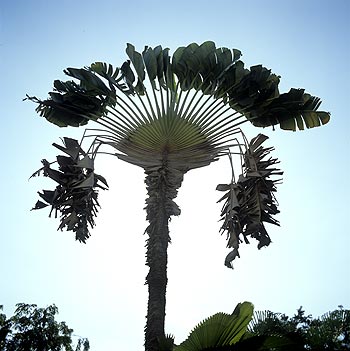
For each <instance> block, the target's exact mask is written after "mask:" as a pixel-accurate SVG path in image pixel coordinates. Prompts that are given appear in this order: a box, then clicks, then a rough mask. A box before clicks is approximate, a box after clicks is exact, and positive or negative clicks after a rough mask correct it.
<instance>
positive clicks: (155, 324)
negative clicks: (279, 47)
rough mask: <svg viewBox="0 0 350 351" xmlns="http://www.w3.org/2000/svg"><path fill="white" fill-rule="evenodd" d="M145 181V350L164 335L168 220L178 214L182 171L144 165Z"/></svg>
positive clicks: (149, 350)
mask: <svg viewBox="0 0 350 351" xmlns="http://www.w3.org/2000/svg"><path fill="white" fill-rule="evenodd" d="M145 173H146V179H145V183H146V185H147V191H148V198H147V200H146V211H147V220H148V221H149V226H148V227H147V229H146V232H147V234H148V239H147V244H146V247H147V255H146V258H147V259H146V264H147V265H148V266H149V272H148V275H147V277H146V284H147V285H148V308H147V316H146V327H145V350H146V351H159V347H158V338H159V337H163V336H164V335H165V332H164V323H165V303H166V286H167V281H168V278H167V263H168V254H167V249H168V244H169V242H170V236H169V226H168V224H169V220H170V217H171V216H173V215H179V214H180V210H179V208H178V206H177V205H176V203H175V202H174V201H173V200H172V199H174V198H175V197H176V195H177V189H178V188H179V187H180V186H181V182H182V179H183V172H179V171H177V170H174V169H171V168H169V167H168V165H167V164H166V161H164V162H163V166H160V167H155V168H152V169H146V170H145Z"/></svg>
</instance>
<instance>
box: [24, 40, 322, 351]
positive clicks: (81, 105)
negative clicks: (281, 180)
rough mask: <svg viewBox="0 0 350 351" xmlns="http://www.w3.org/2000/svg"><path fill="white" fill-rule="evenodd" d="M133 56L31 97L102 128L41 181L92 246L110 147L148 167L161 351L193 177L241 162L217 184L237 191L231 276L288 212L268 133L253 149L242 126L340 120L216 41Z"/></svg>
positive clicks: (68, 150) (154, 315)
mask: <svg viewBox="0 0 350 351" xmlns="http://www.w3.org/2000/svg"><path fill="white" fill-rule="evenodd" d="M126 52H127V55H128V57H129V60H127V61H125V62H124V63H123V64H122V65H121V67H120V68H114V67H113V66H112V65H109V64H105V63H101V62H96V63H94V64H92V65H91V66H89V67H85V68H82V69H76V68H67V70H65V73H66V74H67V75H68V76H70V77H71V78H73V79H75V81H74V80H70V81H66V82H62V81H58V80H56V81H55V82H54V91H52V92H51V93H50V97H49V99H46V100H40V99H38V98H36V97H29V96H28V99H30V100H32V101H34V102H36V103H38V107H37V112H38V113H39V114H40V115H41V116H43V117H45V118H46V119H47V120H48V121H49V122H51V123H54V124H56V125H58V126H60V127H64V126H76V127H77V126H81V125H86V124H87V123H88V122H89V121H95V122H96V123H97V124H99V125H100V127H101V128H100V129H87V130H86V133H84V139H85V140H86V138H87V137H90V138H91V137H93V138H94V139H93V143H92V145H91V146H90V147H89V149H88V151H87V152H84V151H83V149H82V147H81V143H79V142H77V141H76V140H73V139H69V138H64V146H63V147H62V146H60V145H57V144H55V146H56V147H58V148H59V149H60V150H62V151H63V152H64V153H65V154H67V155H68V157H67V156H59V158H57V163H58V165H59V170H58V171H57V170H54V169H52V168H51V163H49V162H48V161H46V160H43V166H44V167H43V168H42V169H41V170H39V172H36V173H35V175H37V174H39V173H40V172H41V171H43V174H44V175H45V176H49V177H50V178H52V179H54V180H55V181H56V182H57V183H58V184H59V185H58V186H57V188H56V189H55V190H53V191H43V193H41V194H40V196H41V198H42V199H43V200H44V201H45V202H42V201H39V202H38V203H37V204H36V206H35V208H42V207H45V206H47V205H51V206H52V211H54V213H55V214H57V212H60V213H61V224H60V226H59V228H60V229H63V228H66V229H68V230H72V231H74V232H75V234H76V239H77V240H79V241H81V242H85V241H86V239H87V238H88V237H89V236H90V233H89V229H88V226H91V227H92V226H93V225H94V220H93V217H94V216H95V215H96V212H97V207H98V205H99V204H98V201H97V190H96V189H97V188H104V189H105V188H106V187H107V182H106V180H105V179H104V178H103V177H101V176H100V175H97V174H95V172H94V162H93V161H94V159H95V157H96V155H97V153H98V152H100V147H101V146H106V145H108V146H110V147H112V148H113V154H114V155H116V156H117V157H118V158H119V159H121V160H124V161H126V162H129V163H132V164H134V165H137V166H139V167H142V168H143V169H144V171H145V174H146V179H145V183H146V187H147V192H148V198H147V200H146V212H147V220H148V221H149V226H148V227H147V229H146V232H147V234H148V239H147V260H146V264H147V265H148V266H149V273H148V275H147V277H146V283H147V285H148V292H149V299H148V311H147V321H146V328H145V347H146V350H149V351H150V350H158V341H157V340H158V338H160V337H163V336H164V319H165V296H166V285H167V247H168V243H169V241H170V236H169V228H168V223H169V220H170V217H171V216H176V215H179V214H180V209H179V207H178V206H177V204H176V203H175V202H174V198H175V197H176V195H177V191H178V189H179V187H180V186H181V183H182V180H183V177H184V174H185V173H186V172H188V171H189V170H191V169H194V168H199V167H204V166H207V165H209V164H210V163H211V162H214V161H216V160H218V159H219V158H220V157H221V156H224V155H232V154H234V153H238V154H239V155H241V156H242V170H241V176H240V177H239V178H238V180H237V181H236V178H235V176H234V174H232V178H231V182H230V183H229V184H219V186H218V190H220V191H225V192H226V193H225V195H224V196H223V197H222V198H221V200H223V201H225V203H224V206H223V210H222V213H221V219H222V220H223V225H222V228H221V229H222V232H224V233H227V238H228V246H229V247H230V248H231V249H232V251H231V252H230V253H229V254H228V256H227V257H226V260H225V264H226V265H227V266H229V267H231V262H232V260H233V259H234V258H235V257H239V253H238V248H239V244H240V242H241V241H242V239H243V240H244V241H245V242H249V241H248V238H249V237H252V238H255V239H257V240H258V242H259V244H258V247H259V248H261V247H263V246H268V245H269V244H270V242H271V240H270V238H269V236H268V234H267V231H266V229H265V227H264V222H269V223H272V224H278V221H277V220H275V219H274V218H273V215H275V214H277V213H278V210H277V203H276V201H275V198H274V196H273V193H274V192H275V191H276V188H275V184H276V180H272V179H270V177H271V176H276V175H280V174H281V172H280V171H279V170H278V169H276V168H275V167H274V166H275V164H276V163H277V160H276V159H273V158H269V159H267V160H266V159H265V157H266V156H267V155H268V154H269V152H270V151H272V149H271V148H264V147H262V143H263V142H264V141H265V140H266V139H267V138H266V137H265V136H263V135H258V136H257V137H256V138H254V139H253V140H252V141H251V142H248V141H247V140H246V138H245V137H244V134H243V133H242V131H241V129H240V127H239V126H240V125H242V124H243V123H245V122H251V123H252V124H253V125H255V126H257V127H267V126H274V125H276V124H279V125H280V126H281V128H282V129H287V130H296V129H297V128H298V129H304V126H306V127H307V128H312V127H316V126H320V125H322V124H325V123H327V122H328V121H329V114H328V113H326V112H322V111H317V109H318V107H319V105H320V99H319V98H317V97H313V96H311V95H309V94H307V93H305V92H304V90H303V89H291V90H290V91H289V92H288V93H284V94H280V93H279V90H278V84H279V77H278V76H277V75H275V74H272V73H271V71H270V70H268V69H266V68H265V67H262V66H261V65H257V66H253V67H251V68H250V69H246V68H245V67H244V64H243V62H242V61H241V60H240V57H241V52H240V51H239V50H236V49H233V50H229V49H227V48H216V46H215V44H214V43H213V42H210V41H208V42H205V43H203V44H201V45H198V44H196V43H193V44H190V45H188V46H187V47H180V48H178V49H177V50H176V51H175V52H174V54H173V56H172V58H171V57H170V55H169V49H163V48H162V47H161V46H157V47H155V48H150V47H145V49H144V51H143V52H142V53H139V52H137V51H136V50H135V48H134V46H133V45H131V44H128V45H127V49H126ZM146 78H147V81H146ZM76 80H77V81H78V83H77V82H76ZM233 148H235V151H233Z"/></svg>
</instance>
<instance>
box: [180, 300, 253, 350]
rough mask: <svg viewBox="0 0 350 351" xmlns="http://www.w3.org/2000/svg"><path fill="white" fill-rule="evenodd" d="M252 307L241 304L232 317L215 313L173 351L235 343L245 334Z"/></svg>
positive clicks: (248, 304) (201, 348)
mask: <svg viewBox="0 0 350 351" xmlns="http://www.w3.org/2000/svg"><path fill="white" fill-rule="evenodd" d="M253 309H254V307H253V305H252V304H251V303H250V302H243V303H240V304H238V305H237V306H236V308H235V310H234V312H233V313H232V315H229V314H225V313H217V314H215V315H213V316H211V317H209V318H207V319H205V320H204V321H202V322H201V323H199V324H198V325H197V326H196V327H195V328H194V329H193V331H192V332H191V333H190V335H189V337H188V338H187V339H186V340H185V341H184V342H183V343H181V344H180V345H179V346H176V347H175V348H174V351H202V350H206V349H210V348H214V347H221V346H229V345H234V344H235V343H237V342H238V341H239V340H240V339H241V338H242V336H243V335H244V333H245V332H246V329H247V325H248V324H249V322H250V320H251V318H252V315H253Z"/></svg>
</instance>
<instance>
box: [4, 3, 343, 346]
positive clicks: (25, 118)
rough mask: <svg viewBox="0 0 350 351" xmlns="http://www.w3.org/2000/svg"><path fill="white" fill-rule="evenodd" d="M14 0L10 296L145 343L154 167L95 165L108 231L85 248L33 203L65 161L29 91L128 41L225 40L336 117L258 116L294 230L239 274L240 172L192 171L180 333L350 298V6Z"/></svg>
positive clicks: (176, 234)
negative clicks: (233, 235)
mask: <svg viewBox="0 0 350 351" xmlns="http://www.w3.org/2000/svg"><path fill="white" fill-rule="evenodd" d="M0 9H1V21H0V22H1V24H0V25H1V39H0V52H1V65H0V70H1V77H2V84H1V106H2V109H1V114H2V117H1V130H2V138H1V140H0V143H1V145H0V146H1V150H2V167H1V168H2V171H1V184H2V201H1V204H0V213H1V219H2V225H1V232H0V274H1V281H2V284H1V289H0V304H3V305H4V306H5V312H6V313H8V314H11V313H12V312H13V310H14V305H15V304H16V303H18V302H27V303H36V304H38V305H40V306H46V305H48V304H51V303H55V304H56V305H57V306H58V308H59V310H60V315H59V319H60V320H65V321H66V322H67V323H68V325H69V326H71V327H73V328H74V330H75V332H76V333H77V334H79V335H81V336H85V337H88V338H89V340H90V342H91V346H92V350H93V351H95V350H96V351H104V350H109V349H123V350H126V351H129V350H130V351H134V350H141V349H142V345H143V327H144V322H145V320H144V316H145V314H146V301H147V288H146V286H145V285H144V279H145V276H146V273H147V269H146V267H145V266H144V261H145V257H144V256H145V249H144V241H145V236H143V235H142V234H143V232H144V229H145V228H146V225H147V223H146V221H145V212H144V211H143V207H144V201H145V195H146V194H145V189H144V183H143V172H142V169H138V168H136V167H134V166H131V165H129V164H125V163H123V162H122V161H119V160H117V159H113V158H111V157H107V156H103V157H101V158H100V160H99V161H98V163H97V165H96V168H97V169H98V173H100V174H103V175H105V176H106V178H107V179H108V181H109V184H110V191H108V192H105V193H103V194H101V205H102V209H101V211H100V213H99V217H98V219H97V227H96V228H95V229H94V230H93V233H92V234H93V235H92V237H91V238H90V239H89V240H88V243H87V244H86V245H81V244H79V243H78V242H75V241H74V237H73V235H72V234H70V233H66V232H62V233H61V232H57V231H56V228H57V226H58V222H57V221H55V220H54V219H49V218H48V217H47V215H48V212H47V211H46V212H45V210H42V211H38V212H30V211H29V210H30V208H31V207H32V206H33V204H34V203H35V201H36V200H37V196H36V192H37V191H38V190H41V189H43V188H47V187H50V186H51V183H50V182H49V181H48V180H47V179H44V178H35V179H33V180H31V181H28V178H29V176H30V175H31V174H32V173H33V171H35V170H36V169H37V168H39V167H40V160H41V159H42V158H47V159H54V157H55V156H56V151H55V150H54V148H53V147H51V144H52V143H53V142H58V141H59V137H62V136H69V137H75V138H78V139H79V138H80V137H81V135H82V133H83V130H80V129H59V128H57V127H55V126H53V125H50V124H49V123H47V122H46V120H44V119H42V118H40V117H39V116H37V115H36V113H35V111H34V108H35V106H34V105H33V104H31V103H29V102H22V99H23V97H25V94H26V93H28V94H29V95H36V96H39V97H46V96H47V92H48V91H49V90H50V89H51V87H52V82H53V80H54V79H57V78H58V79H63V78H64V76H63V73H62V70H63V69H65V68H66V67H82V66H85V65H89V64H90V63H92V62H95V61H106V62H109V63H112V64H114V65H116V66H118V65H121V64H122V62H123V61H124V60H125V59H126V54H125V47H126V43H128V42H130V43H132V44H134V45H135V46H136V48H137V49H138V50H142V49H143V47H144V46H145V45H149V46H155V45H158V44H161V45H162V46H163V47H169V48H170V49H171V51H172V52H173V51H174V50H175V49H176V48H177V47H178V46H183V45H187V44H189V43H191V42H198V43H201V42H203V41H206V40H213V41H215V42H216V44H217V46H226V47H229V48H237V49H240V50H241V51H242V53H243V57H242V59H243V61H244V62H245V63H246V65H247V66H250V65H254V64H260V63H261V64H263V65H264V66H266V67H268V68H271V69H272V71H273V72H274V73H276V74H279V75H281V77H282V78H281V91H287V90H289V88H291V87H295V88H299V87H303V88H306V91H308V92H310V93H311V94H313V95H316V96H320V97H321V98H322V100H323V104H322V106H321V109H323V110H326V111H331V113H332V120H331V122H330V123H329V124H328V125H327V126H325V127H322V128H318V129H313V130H307V131H303V132H299V133H290V132H285V131H281V130H279V129H277V130H276V131H275V132H273V131H272V130H271V129H266V130H260V129H254V128H253V127H250V126H245V128H244V131H245V133H246V134H247V135H248V137H253V136H254V135H256V134H258V133H259V132H263V133H265V134H267V135H269V136H270V140H269V144H270V145H273V146H275V148H276V150H275V153H274V155H275V156H277V157H278V158H279V159H280V160H281V167H282V168H283V170H284V171H285V174H284V182H283V184H282V185H281V186H280V187H279V192H278V194H277V195H278V199H279V203H280V210H281V214H280V215H279V217H278V219H279V220H280V222H281V227H280V228H278V227H270V228H269V233H270V236H271V238H272V241H273V243H272V244H271V245H270V246H269V247H268V248H266V249H262V250H260V251H258V250H257V249H256V245H255V243H253V242H252V243H251V245H249V246H247V245H246V246H245V247H242V249H241V258H240V259H239V260H237V261H236V262H235V269H234V270H233V271H232V270H229V269H227V268H226V267H224V265H223V260H224V257H225V255H226V253H227V249H226V247H225V246H226V242H225V238H224V237H221V236H220V235H219V233H218V230H219V226H220V224H219V223H218V218H219V212H220V208H221V206H220V204H216V201H217V200H218V198H219V195H220V194H218V193H217V192H215V187H216V185H217V184H218V183H224V182H228V181H229V179H230V173H229V168H228V165H227V162H225V161H226V160H223V161H219V162H217V163H215V164H213V165H211V166H210V167H207V168H203V169H199V170H194V171H191V172H189V173H188V174H186V176H185V180H184V183H183V186H182V188H181V189H180V192H179V196H178V198H177V203H178V204H179V206H180V207H181V210H182V214H181V216H180V217H179V218H175V219H173V220H172V222H171V226H170V230H171V237H172V245H171V246H170V248H169V285H168V295H167V319H166V331H167V332H169V333H173V334H174V335H175V336H176V342H181V341H182V340H183V339H184V338H185V337H186V336H187V334H188V332H189V331H190V329H191V328H192V327H193V326H194V325H195V324H196V323H198V322H199V321H200V320H202V319H203V318H205V317H207V316H209V315H211V314H213V313H216V312H219V311H223V312H228V313H229V312H231V311H232V310H233V308H234V307H235V305H236V304H237V303H238V302H242V301H245V300H248V301H251V302H253V303H254V304H255V307H256V309H258V310H263V309H270V310H272V311H276V312H283V313H287V314H290V315H291V314H293V313H294V312H295V311H296V309H297V308H299V307H300V306H301V305H302V306H303V307H304V308H305V309H306V311H307V313H312V314H313V315H314V316H318V315H321V314H322V313H324V312H327V311H329V310H332V309H335V308H336V307H337V306H338V305H339V304H342V305H344V306H345V307H346V308H350V284H349V279H348V277H349V273H350V269H349V267H350V257H349V245H350V240H349V233H348V231H349V229H348V227H349V226H348V223H347V221H348V219H349V217H350V209H349V202H348V199H349V196H350V192H349V187H348V179H349V176H348V175H349V155H348V152H349V132H350V128H349V127H350V124H349V118H348V106H347V103H348V102H349V98H350V94H349V85H348V84H349V83H348V82H349V81H350V74H349V69H348V62H349V59H350V53H349V44H348V38H349V35H350V31H349V23H350V3H349V2H348V1H347V0H344V1H341V0H333V1H325V0H323V1H313V0H304V1H301V0H293V1H277V0H276V1H275V0H267V1H264V2H261V1H249V0H245V1H241V0H238V1H237V0H227V1H224V0H217V1H203V0H202V1H192V2H191V1H183V0H179V1H177V2H164V1H158V0H157V1H155V0H153V1H147V2H146V1H133V2H131V1H130V2H127V1H104V0H101V1H99V2H92V1H89V0H85V1H81V0H78V1H62V0H61V1H59V2H53V1H38V0H32V1H30V2H29V1H19V0H11V1H9V0H8V1H3V2H2V3H1V5H0Z"/></svg>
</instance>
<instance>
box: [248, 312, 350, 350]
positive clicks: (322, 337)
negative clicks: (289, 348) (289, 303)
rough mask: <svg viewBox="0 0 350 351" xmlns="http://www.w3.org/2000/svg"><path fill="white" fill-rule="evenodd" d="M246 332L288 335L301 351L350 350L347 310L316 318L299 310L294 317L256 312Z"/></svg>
mask: <svg viewBox="0 0 350 351" xmlns="http://www.w3.org/2000/svg"><path fill="white" fill-rule="evenodd" d="M249 331H251V332H252V333H255V334H258V335H266V334H268V335H271V334H275V335H281V336H287V337H288V338H289V339H291V340H293V341H294V342H295V343H296V344H297V345H299V347H301V349H303V350H311V351H326V350H332V351H341V350H350V310H345V309H343V308H342V306H339V309H336V310H334V311H331V312H327V313H325V314H324V315H322V316H321V317H319V318H312V316H311V315H305V311H304V310H303V309H302V307H300V308H299V309H298V311H297V313H296V314H295V315H294V316H293V317H288V316H286V315H285V314H281V313H274V312H271V311H263V312H255V314H254V317H253V320H252V322H251V324H250V325H249Z"/></svg>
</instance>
